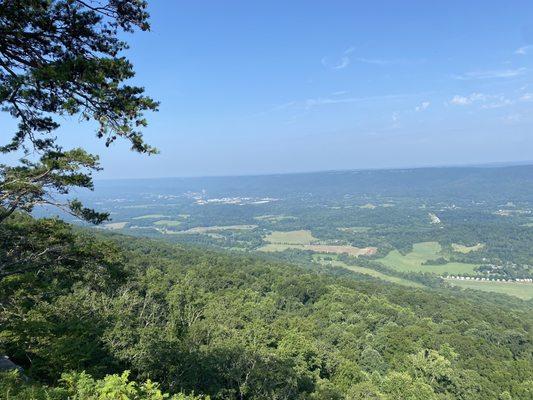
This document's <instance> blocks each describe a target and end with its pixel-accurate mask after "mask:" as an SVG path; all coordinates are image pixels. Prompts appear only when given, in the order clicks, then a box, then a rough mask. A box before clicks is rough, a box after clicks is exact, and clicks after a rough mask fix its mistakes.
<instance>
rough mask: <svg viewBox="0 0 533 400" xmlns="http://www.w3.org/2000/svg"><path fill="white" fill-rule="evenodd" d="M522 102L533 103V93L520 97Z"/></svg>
mask: <svg viewBox="0 0 533 400" xmlns="http://www.w3.org/2000/svg"><path fill="white" fill-rule="evenodd" d="M520 101H533V93H524V94H523V95H522V96H520Z"/></svg>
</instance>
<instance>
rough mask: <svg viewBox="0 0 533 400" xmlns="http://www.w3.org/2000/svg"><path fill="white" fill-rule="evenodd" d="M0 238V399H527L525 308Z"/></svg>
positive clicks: (82, 237) (177, 251)
mask: <svg viewBox="0 0 533 400" xmlns="http://www.w3.org/2000/svg"><path fill="white" fill-rule="evenodd" d="M0 235H1V238H0V240H1V241H2V249H6V248H10V249H13V250H12V251H10V252H5V251H2V253H1V254H0V257H1V258H2V259H1V265H2V270H1V281H0V286H1V288H0V289H1V290H0V303H1V305H2V311H1V313H0V324H1V326H2V330H1V332H0V352H1V353H2V354H7V355H9V356H10V357H11V360H12V361H13V362H15V363H16V364H17V365H19V366H21V367H23V368H24V374H25V375H26V376H27V377H28V381H27V382H26V383H24V379H23V377H22V375H19V377H18V378H17V377H16V376H15V374H14V373H10V374H8V375H4V376H3V378H2V383H1V384H0V389H1V390H2V393H1V394H0V396H4V397H5V398H13V397H15V398H28V399H29V398H39V399H41V398H42V399H45V398H65V399H66V398H69V396H70V398H73V397H74V398H150V399H151V398H154V399H156V398H162V397H160V395H161V396H162V394H161V392H160V391H162V392H167V393H171V394H175V395H176V396H178V397H177V398H178V399H181V398H187V397H184V396H188V395H190V396H193V395H194V396H210V397H211V398H214V399H224V398H226V399H230V398H239V399H295V398H302V399H304V398H308V399H369V398H374V399H421V400H422V399H530V398H531V395H532V393H533V381H532V380H531V377H532V374H533V360H532V352H531V348H532V344H531V339H532V338H531V322H532V318H531V315H532V306H531V302H523V301H520V300H517V299H513V298H510V297H507V296H498V295H493V294H491V295H487V294H483V293H481V292H463V291H459V290H457V289H455V290H454V289H431V290H429V289H427V290H426V289H414V288H404V287H401V286H397V285H393V284H387V283H385V282H383V281H377V280H373V279H372V278H370V277H368V276H362V275H357V274H352V273H349V272H347V271H344V272H343V273H339V272H338V271H337V272H335V271H328V270H327V269H323V270H321V271H317V270H311V269H306V268H304V267H297V266H294V265H290V264H285V263H280V262H279V261H275V260H270V261H269V260H265V259H261V258H258V257H254V256H244V255H243V256H236V255H228V254H222V253H216V252H211V251H206V250H196V249H193V248H188V247H182V246H179V245H172V244H169V243H166V242H161V241H153V240H149V239H134V238H131V237H125V236H121V235H116V234H114V235H112V234H106V235H102V234H95V233H94V232H92V231H85V230H79V229H74V228H72V227H71V226H69V225H68V224H65V223H63V222H61V221H59V220H50V219H48V220H47V219H45V220H35V219H32V218H31V217H24V216H21V215H15V216H14V217H11V218H10V220H9V221H8V222H7V223H4V224H2V225H0ZM36 254H40V256H39V257H35V255H36ZM21 260H23V262H21ZM124 371H129V375H127V374H124ZM130 380H131V381H130ZM137 382H138V383H137ZM153 382H158V384H159V385H160V386H157V385H155V384H154V383H153ZM154 385H155V386H154ZM84 391H85V392H84ZM128 391H130V392H128ZM80 393H81V394H80ZM83 393H85V394H83ZM105 393H108V394H105ZM109 393H117V394H116V396H119V394H118V393H124V395H123V396H125V397H116V396H115V397H113V396H114V395H109ZM126 393H130V394H129V395H128V394H126ZM98 396H100V397H98ZM105 396H108V397H105ZM128 396H129V397H128ZM158 396H159V397H158ZM179 396H181V397H179Z"/></svg>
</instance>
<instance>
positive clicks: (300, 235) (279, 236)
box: [265, 230, 318, 245]
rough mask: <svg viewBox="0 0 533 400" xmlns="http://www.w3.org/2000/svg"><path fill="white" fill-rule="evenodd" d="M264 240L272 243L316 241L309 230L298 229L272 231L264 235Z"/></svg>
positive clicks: (309, 242)
mask: <svg viewBox="0 0 533 400" xmlns="http://www.w3.org/2000/svg"><path fill="white" fill-rule="evenodd" d="M265 241H266V242H268V243H274V244H288V245H291V244H292V245H294V244H300V245H303V244H311V243H317V242H318V239H317V238H316V237H314V236H313V235H312V234H311V231H307V230H299V231H288V232H281V231H274V232H272V233H270V234H268V235H267V236H266V237H265Z"/></svg>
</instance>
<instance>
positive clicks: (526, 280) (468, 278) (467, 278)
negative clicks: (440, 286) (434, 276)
mask: <svg viewBox="0 0 533 400" xmlns="http://www.w3.org/2000/svg"><path fill="white" fill-rule="evenodd" d="M446 279H457V280H460V281H486V282H521V283H533V278H514V279H504V278H484V277H478V276H476V277H474V276H460V275H449V276H447V277H446Z"/></svg>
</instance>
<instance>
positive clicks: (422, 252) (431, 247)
mask: <svg viewBox="0 0 533 400" xmlns="http://www.w3.org/2000/svg"><path fill="white" fill-rule="evenodd" d="M441 250H442V248H441V245H440V244H439V243H437V242H422V243H415V244H414V245H413V251H411V252H410V253H407V254H406V255H403V254H401V253H400V252H399V251H398V250H393V251H391V252H390V253H389V254H387V256H385V257H383V258H380V259H378V260H377V261H379V262H380V263H382V264H383V265H385V266H387V267H389V268H393V269H396V270H398V271H402V272H432V273H435V274H443V273H445V272H447V273H450V274H461V273H472V272H474V268H475V267H476V265H475V264H466V263H458V262H450V263H447V264H443V265H422V263H424V262H426V261H428V260H436V259H437V258H439V257H440V254H439V253H440V251H441Z"/></svg>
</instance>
